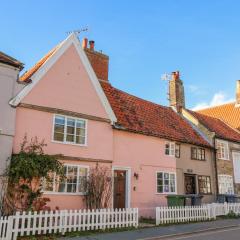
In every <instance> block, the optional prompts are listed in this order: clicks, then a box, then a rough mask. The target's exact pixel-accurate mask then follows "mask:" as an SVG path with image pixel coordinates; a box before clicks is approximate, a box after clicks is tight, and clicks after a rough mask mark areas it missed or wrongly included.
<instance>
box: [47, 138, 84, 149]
mask: <svg viewBox="0 0 240 240" xmlns="http://www.w3.org/2000/svg"><path fill="white" fill-rule="evenodd" d="M51 142H52V143H57V144H58V143H59V144H64V145H72V146H78V147H87V144H77V143H70V142H60V141H55V140H52V141H51Z"/></svg>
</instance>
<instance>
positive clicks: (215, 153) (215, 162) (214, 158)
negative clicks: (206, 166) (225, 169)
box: [213, 135, 219, 195]
mask: <svg viewBox="0 0 240 240" xmlns="http://www.w3.org/2000/svg"><path fill="white" fill-rule="evenodd" d="M213 147H214V156H213V160H214V165H215V174H216V193H217V195H219V186H218V169H217V149H216V137H215V135H214V137H213Z"/></svg>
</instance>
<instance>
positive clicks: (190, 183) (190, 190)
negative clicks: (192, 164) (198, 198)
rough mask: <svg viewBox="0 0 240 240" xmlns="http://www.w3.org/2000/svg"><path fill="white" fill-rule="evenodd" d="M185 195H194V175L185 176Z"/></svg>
mask: <svg viewBox="0 0 240 240" xmlns="http://www.w3.org/2000/svg"><path fill="white" fill-rule="evenodd" d="M185 193H186V194H196V177H195V175H189V174H185Z"/></svg>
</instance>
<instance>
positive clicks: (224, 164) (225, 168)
mask: <svg viewBox="0 0 240 240" xmlns="http://www.w3.org/2000/svg"><path fill="white" fill-rule="evenodd" d="M217 168H218V174H226V175H231V176H233V164H232V161H228V160H221V159H218V160H217Z"/></svg>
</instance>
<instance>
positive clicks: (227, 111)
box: [197, 102, 240, 130]
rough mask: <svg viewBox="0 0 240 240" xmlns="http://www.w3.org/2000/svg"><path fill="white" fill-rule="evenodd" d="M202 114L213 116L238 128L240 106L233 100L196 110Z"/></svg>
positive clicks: (239, 127) (239, 125)
mask: <svg viewBox="0 0 240 240" xmlns="http://www.w3.org/2000/svg"><path fill="white" fill-rule="evenodd" d="M197 112H199V113H202V114H204V115H207V116H210V117H215V118H219V119H221V120H223V121H224V122H226V123H228V124H229V125H230V126H231V127H233V128H235V129H238V130H240V106H236V103H235V102H232V103H227V104H223V105H220V106H216V107H210V108H206V109H202V110H199V111H197Z"/></svg>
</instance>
